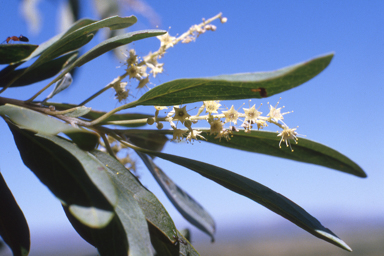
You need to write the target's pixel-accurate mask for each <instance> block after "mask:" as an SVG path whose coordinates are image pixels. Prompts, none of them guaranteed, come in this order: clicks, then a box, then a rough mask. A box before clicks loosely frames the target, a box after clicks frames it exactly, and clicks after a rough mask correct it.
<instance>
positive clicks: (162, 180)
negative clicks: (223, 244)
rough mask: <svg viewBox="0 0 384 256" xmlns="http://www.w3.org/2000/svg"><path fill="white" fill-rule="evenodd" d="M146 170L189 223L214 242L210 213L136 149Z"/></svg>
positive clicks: (213, 229) (213, 223) (213, 225)
mask: <svg viewBox="0 0 384 256" xmlns="http://www.w3.org/2000/svg"><path fill="white" fill-rule="evenodd" d="M136 153H137V154H138V155H139V157H140V158H141V159H142V160H143V162H144V164H145V165H146V166H147V168H148V170H149V171H150V172H151V173H152V175H153V177H154V178H155V179H156V181H157V183H159V185H160V187H161V188H162V189H163V191H164V193H165V194H166V195H167V197H168V199H169V200H170V201H171V202H172V204H173V205H174V206H175V207H176V209H177V210H178V211H179V212H180V213H181V215H182V216H183V217H184V218H185V219H186V220H188V221H189V222H190V223H191V224H193V225H194V226H196V227H197V228H199V229H200V230H202V231H203V232H205V233H206V234H208V235H209V236H210V237H211V239H212V242H214V240H215V238H214V233H215V222H214V220H213V219H212V217H211V215H210V214H209V213H208V212H207V211H206V210H205V209H204V208H203V207H202V206H201V205H200V204H199V203H198V202H196V201H195V200H194V199H193V198H192V197H191V196H190V195H188V194H187V193H186V192H185V191H184V190H182V189H181V188H180V187H179V186H177V185H176V184H175V183H174V182H173V181H172V180H171V179H170V178H169V177H168V176H167V175H166V174H165V173H164V172H163V171H162V170H161V169H160V168H159V167H158V166H156V165H155V163H154V162H153V161H152V160H151V159H150V158H149V157H148V156H147V155H146V154H143V153H141V152H139V151H136Z"/></svg>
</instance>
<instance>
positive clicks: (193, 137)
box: [187, 130, 205, 142]
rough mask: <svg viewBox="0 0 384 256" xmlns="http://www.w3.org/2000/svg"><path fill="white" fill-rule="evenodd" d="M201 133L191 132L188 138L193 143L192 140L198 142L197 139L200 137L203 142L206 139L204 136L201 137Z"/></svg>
mask: <svg viewBox="0 0 384 256" xmlns="http://www.w3.org/2000/svg"><path fill="white" fill-rule="evenodd" d="M200 133H201V131H198V130H192V131H190V132H189V134H188V136H187V140H189V142H192V140H197V137H200V138H202V139H203V140H205V138H204V137H203V136H201V135H200Z"/></svg>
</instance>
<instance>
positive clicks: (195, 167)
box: [128, 143, 351, 251]
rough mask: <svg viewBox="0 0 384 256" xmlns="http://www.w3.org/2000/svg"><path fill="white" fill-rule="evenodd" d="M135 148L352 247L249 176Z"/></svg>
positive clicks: (338, 242) (295, 205) (335, 241)
mask: <svg viewBox="0 0 384 256" xmlns="http://www.w3.org/2000/svg"><path fill="white" fill-rule="evenodd" d="M128 144H129V143H128ZM132 148H134V149H135V150H140V151H141V152H143V153H146V154H150V155H153V156H157V157H160V158H162V159H165V160H168V161H171V162H173V163H175V164H178V165H181V166H184V167H186V168H188V169H191V170H192V171H195V172H197V173H199V174H201V175H202V176H204V177H206V178H208V179H210V180H213V181H214V182H216V183H218V184H220V185H222V186H223V187H226V188H228V189H230V190H232V191H233V192H236V193H238V194H240V195H243V196H245V197H248V198H249V199H251V200H253V201H255V202H257V203H259V204H261V205H263V206H265V207H266V208H268V209H270V210H271V211H273V212H275V213H277V214H279V215H281V216H282V217H284V218H286V219H287V220H289V221H291V222H292V223H294V224H296V225H297V226H299V227H301V228H302V229H304V230H306V231H307V232H309V233H311V234H312V235H314V236H316V237H318V238H321V239H323V240H325V241H327V242H330V243H332V244H334V245H336V246H339V247H340V248H343V249H345V250H347V251H351V248H350V247H349V246H348V245H347V244H346V243H345V242H344V241H342V240H341V239H340V238H338V237H337V236H336V235H335V234H334V233H332V231H331V230H329V229H327V228H325V227H323V226H322V225H321V223H320V222H319V221H318V220H317V219H315V218H314V217H312V216H311V215H310V214H309V213H307V212H306V211H305V210H304V209H303V208H301V207H300V206H298V205H297V204H295V203H294V202H292V201H290V200H289V199H288V198H286V197H284V196H283V195H281V194H279V193H277V192H275V191H273V190H271V189H270V188H268V187H266V186H264V185H262V184H260V183H258V182H255V181H253V180H250V179H248V178H246V177H243V176H241V175H238V174H236V173H234V172H231V171H228V170H226V169H223V168H220V167H217V166H214V165H210V164H206V163H203V162H199V161H195V160H192V159H188V158H184V157H179V156H175V155H169V154H164V153H160V152H155V151H150V150H146V149H140V148H138V147H135V146H133V145H132Z"/></svg>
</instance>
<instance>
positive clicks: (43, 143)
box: [0, 16, 366, 256]
mask: <svg viewBox="0 0 384 256" xmlns="http://www.w3.org/2000/svg"><path fill="white" fill-rule="evenodd" d="M135 22H136V18H135V17H133V16H132V17H126V18H120V17H117V16H116V17H110V18H106V19H103V20H101V21H95V20H90V19H83V20H79V21H78V22H76V23H75V24H74V25H73V26H72V27H71V28H70V29H69V30H68V31H66V32H65V33H63V34H60V35H57V36H55V37H54V38H52V39H51V40H49V41H47V42H45V43H43V44H41V45H39V46H37V45H30V44H13V45H0V60H1V64H8V66H7V67H5V68H4V69H3V70H1V71H0V87H2V88H3V89H2V91H4V90H5V89H7V88H12V87H17V86H26V85H30V84H33V83H36V82H38V81H42V80H45V79H47V78H50V77H52V76H54V75H57V76H56V77H55V78H54V79H53V80H52V81H51V82H50V83H49V84H48V85H47V86H46V87H45V88H44V89H43V90H42V91H40V92H39V93H37V94H36V95H35V96H34V97H32V98H31V99H30V100H27V101H21V100H18V99H8V98H3V97H0V115H1V116H2V118H3V119H4V120H5V121H6V122H7V124H8V126H9V129H10V130H11V132H12V134H13V136H14V140H15V143H16V145H17V148H18V150H19V151H20V155H21V158H22V160H23V162H24V164H25V165H26V166H27V167H28V168H29V169H30V170H31V171H32V172H34V173H35V175H36V176H37V177H38V178H39V179H40V180H41V182H42V183H43V184H45V185H46V186H47V187H48V188H49V189H50V191H51V192H52V193H53V194H54V195H55V196H56V197H57V198H58V199H59V200H60V202H61V204H62V206H63V208H64V211H65V213H66V215H67V217H68V219H69V220H70V222H71V223H72V225H73V227H74V228H75V229H76V231H77V232H78V233H79V234H80V235H81V236H82V237H83V238H84V239H85V240H86V241H87V242H89V243H90V244H92V245H93V246H95V247H96V248H97V250H98V252H99V254H100V255H153V254H154V252H153V249H152V248H154V250H155V251H156V255H179V254H181V255H199V254H198V252H197V251H196V250H195V249H194V248H193V246H192V245H191V244H190V242H189V240H188V237H185V236H183V234H182V233H181V232H180V231H179V230H178V229H177V228H176V226H175V224H174V222H173V221H172V219H171V217H170V216H169V214H168V213H167V211H166V209H165V208H164V207H163V205H162V204H161V203H160V202H159V200H158V199H157V198H156V196H155V195H153V194H152V193H151V192H150V191H149V190H148V189H147V188H145V187H144V186H143V185H142V184H141V183H140V181H139V180H138V179H137V178H136V177H135V176H134V175H133V174H132V173H131V172H130V170H128V169H127V168H125V167H124V165H122V164H121V163H120V162H119V161H118V160H117V159H116V156H115V155H114V154H113V153H111V150H108V152H110V154H108V153H105V152H102V151H101V150H98V149H97V145H98V140H99V137H101V138H104V139H105V138H106V137H107V136H110V137H113V138H114V139H116V140H118V141H119V142H120V143H122V144H124V146H126V147H129V148H131V149H133V150H134V151H135V152H136V153H137V154H138V155H139V157H140V158H141V159H142V161H143V162H144V163H145V165H146V167H147V168H148V170H149V171H150V172H151V174H152V175H153V176H154V177H155V179H156V181H157V182H158V183H159V184H160V186H161V187H162V189H163V190H164V192H165V193H166V195H167V196H168V197H169V199H170V201H171V202H172V203H173V204H174V205H175V207H176V208H177V209H178V210H179V211H180V213H181V214H182V215H183V216H184V217H185V218H186V219H187V220H188V221H189V222H190V223H192V224H193V225H195V226H196V227H198V228H199V229H201V230H202V231H203V232H205V233H207V234H208V235H209V236H210V237H211V238H212V240H214V233H215V224H214V221H213V219H212V217H211V216H210V215H209V213H207V212H206V211H205V210H204V209H203V207H202V206H201V205H200V204H199V203H197V202H196V201H195V200H194V199H192V197H191V196H189V195H188V193H186V192H185V191H184V190H183V189H181V188H180V187H179V186H178V185H177V184H175V183H174V182H173V181H172V180H171V179H170V178H169V177H168V176H167V175H166V174H165V172H164V171H163V170H161V169H160V168H159V167H158V166H156V164H155V163H154V162H153V160H152V157H155V156H156V157H159V158H162V159H165V160H168V161H171V162H173V163H176V164H178V165H180V166H184V167H186V168H188V169H190V170H192V171H195V172H197V173H199V174H201V175H202V176H204V177H206V178H208V179H211V180H213V181H214V182H217V183H218V184H220V185H222V186H224V187H226V188H228V189H230V190H232V191H234V192H236V193H238V194H240V195H243V196H246V197H248V198H249V199H251V200H254V201H255V202H257V203H259V204H261V205H263V206H265V207H267V208H268V209H270V210H271V211H273V212H275V213H277V214H279V215H281V216H282V217H284V218H286V219H288V220H289V221H291V222H293V223H295V224H296V225H297V226H299V227H301V228H302V229H304V230H306V231H308V232H309V233H311V234H313V235H315V236H317V237H319V238H321V239H323V240H325V241H328V242H330V243H332V244H334V245H336V246H339V247H341V248H343V249H346V250H351V249H350V248H349V246H348V245H347V244H345V243H344V242H343V241H342V240H341V239H339V238H338V237H337V236H336V235H335V234H334V233H333V232H332V231H330V230H329V229H327V228H325V227H323V226H322V225H321V223H320V222H319V221H318V220H317V219H315V218H314V217H312V216H311V215H310V214H308V213H307V212H306V211H305V210H304V209H302V208H301V207H300V206H298V205H296V204H295V203H293V202H292V201H290V200H289V199H287V198H286V197H284V196H282V195H281V194H279V193H277V192H275V191H273V190H271V189H269V188H268V187H266V186H264V185H262V184H260V183H257V182H255V181H253V180H250V179H248V178H246V177H243V176H241V175H238V174H236V173H234V172H231V171H229V170H225V169H223V168H220V167H217V166H213V165H210V164H207V163H203V162H199V161H196V160H193V159H188V158H184V157H180V156H177V155H170V154H166V153H162V152H161V150H162V148H163V146H164V144H165V143H166V142H167V138H166V135H168V134H172V131H171V130H147V129H137V128H136V129H133V127H134V126H137V124H136V125H129V124H123V125H121V127H122V129H114V128H110V127H109V126H108V124H109V123H112V122H113V121H116V120H130V119H139V118H148V115H144V114H130V113H125V114H116V112H117V111H118V110H122V109H130V108H133V107H135V106H139V105H153V106H171V105H177V104H182V103H183V104H185V103H192V102H201V101H207V100H235V99H249V98H263V97H269V96H272V95H274V94H277V93H281V92H284V91H286V90H289V89H291V88H294V87H296V86H298V85H301V84H303V83H305V82H306V81H308V80H310V79H311V78H313V77H314V76H316V75H317V74H319V73H320V72H321V71H322V70H323V69H324V68H326V67H327V66H328V64H329V63H330V61H331V59H332V57H333V55H332V54H328V55H324V56H321V57H318V58H315V59H312V60H310V61H307V62H304V63H300V64H296V65H293V66H290V67H286V68H283V69H280V70H277V71H273V72H258V73H247V74H234V75H223V76H216V77H210V78H196V79H179V80H174V81H170V82H167V83H164V84H161V85H158V86H157V87H155V88H153V89H151V90H149V91H148V92H147V93H145V94H144V95H143V96H142V97H140V98H139V99H138V100H136V101H132V102H130V103H127V104H125V105H123V106H121V107H119V108H116V109H115V110H112V111H111V112H109V113H104V112H99V111H95V110H91V109H90V108H86V107H85V106H76V105H70V104H58V103H56V104H55V103H49V104H48V103H45V102H33V99H35V98H36V97H37V95H39V94H40V93H41V92H43V91H44V90H45V89H46V88H48V87H49V86H50V85H52V84H53V83H55V82H58V81H60V80H61V79H63V78H64V77H65V75H66V74H67V73H69V72H71V71H72V70H73V69H74V68H75V67H80V66H82V65H84V64H86V63H87V62H89V61H91V60H92V59H94V58H96V57H98V56H100V55H101V54H104V53H105V52H108V51H110V50H112V49H114V48H116V47H119V46H121V45H125V44H128V43H131V42H133V41H137V40H141V39H144V38H148V37H153V36H158V35H162V34H165V33H166V31H162V30H145V31H136V32H130V33H125V34H122V35H119V36H116V37H112V38H110V39H108V40H105V41H104V42H102V43H100V44H98V45H97V46H95V47H94V48H93V49H91V50H89V51H88V52H86V53H85V54H83V55H81V56H79V52H78V50H79V48H80V47H82V46H84V45H85V44H87V43H88V42H89V41H90V40H91V39H92V38H93V36H94V33H95V32H96V31H97V30H98V29H100V28H104V27H109V28H110V29H113V30H115V29H122V28H126V27H128V26H130V25H132V24H134V23H135ZM35 57H38V58H37V59H36V60H35V61H34V62H33V63H32V64H31V65H30V66H28V67H26V68H22V69H16V68H17V67H18V66H19V65H21V64H22V63H24V62H26V61H29V60H32V59H33V58H35ZM52 106H55V109H54V108H52ZM56 109H59V110H61V111H56ZM114 124H115V125H118V124H117V123H116V122H115V123H114ZM59 134H61V135H59ZM203 134H204V137H205V138H206V139H207V142H208V143H215V144H218V145H221V146H225V147H229V148H236V149H240V150H245V151H249V152H255V153H262V154H267V155H272V156H276V157H282V158H287V159H291V160H295V161H300V162H306V163H311V164H316V165H321V166H325V167H328V168H332V169H335V170H339V171H342V172H346V173H349V174H352V175H356V176H358V177H365V176H366V174H365V173H364V171H363V170H362V169H361V168H360V167H359V166H358V165H356V164H355V163H354V162H353V161H351V160H350V159H349V158H347V157H345V156H344V155H342V154H340V153H339V152H337V151H335V150H333V149H331V148H328V147H326V146H324V145H321V144H319V143H316V142H313V141H310V140H307V139H300V143H299V144H298V145H297V146H296V147H295V152H294V153H292V152H291V151H290V150H289V149H287V148H282V149H281V148H279V147H278V146H277V145H278V142H279V138H278V137H277V133H272V132H261V131H250V132H247V133H245V132H243V131H240V132H239V133H236V134H235V135H234V136H233V137H232V138H231V140H229V141H222V142H220V143H219V141H218V140H215V139H214V136H212V135H210V134H209V129H206V130H203ZM104 141H105V142H107V140H106V139H105V140H104ZM107 148H108V144H107ZM0 194H1V196H0V200H1V201H0V205H1V207H0V235H1V236H2V238H3V240H4V242H5V243H6V244H8V246H9V247H10V248H11V250H12V251H13V254H14V255H15V256H17V255H28V252H29V248H30V241H29V240H30V239H29V230H28V225H27V222H26V220H25V218H24V216H23V213H22V211H21V209H20V208H19V207H18V205H17V203H16V201H15V199H14V198H13V196H12V193H11V191H10V190H9V188H8V187H7V185H6V183H5V181H4V179H3V178H2V176H1V175H0Z"/></svg>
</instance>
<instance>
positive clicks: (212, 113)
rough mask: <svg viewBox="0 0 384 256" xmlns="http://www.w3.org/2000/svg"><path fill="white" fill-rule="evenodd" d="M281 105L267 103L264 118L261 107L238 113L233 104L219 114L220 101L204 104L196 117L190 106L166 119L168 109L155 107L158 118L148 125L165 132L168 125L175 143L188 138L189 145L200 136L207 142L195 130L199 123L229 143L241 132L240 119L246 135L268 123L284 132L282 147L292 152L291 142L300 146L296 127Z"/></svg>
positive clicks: (178, 108)
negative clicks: (287, 119) (203, 122)
mask: <svg viewBox="0 0 384 256" xmlns="http://www.w3.org/2000/svg"><path fill="white" fill-rule="evenodd" d="M278 104H279V102H277V104H276V105H275V106H272V105H269V104H268V105H269V113H268V114H267V115H266V116H262V112H260V111H259V108H260V107H261V105H260V106H259V107H258V108H256V105H253V106H252V107H250V108H243V111H244V112H243V113H241V112H239V111H238V110H235V108H234V106H233V105H232V106H231V108H230V109H227V110H226V111H221V113H219V111H220V110H219V108H220V106H221V104H220V103H219V101H204V104H203V105H202V106H201V107H200V108H199V110H198V113H197V114H196V115H194V116H192V115H190V114H189V113H188V111H187V109H186V107H187V106H184V107H179V106H174V107H173V109H172V110H171V111H170V112H169V113H168V114H167V117H166V118H159V117H158V115H159V111H160V110H165V109H167V107H155V108H156V113H155V118H154V119H149V120H148V124H153V123H155V122H156V126H157V128H158V129H162V128H163V124H162V122H169V123H170V125H171V127H172V129H173V138H172V140H174V141H182V140H183V139H186V140H187V141H189V142H192V141H193V140H197V138H198V137H200V138H202V139H205V138H204V137H203V136H201V135H200V133H201V131H199V130H195V129H193V128H192V125H193V124H195V123H197V122H198V121H199V120H206V121H207V122H208V123H209V125H210V134H212V135H216V136H215V139H219V140H220V141H221V139H222V138H224V139H225V140H227V141H228V140H230V139H231V137H233V134H234V132H238V131H239V130H238V129H237V128H236V125H237V123H238V121H239V120H241V121H242V124H241V125H240V127H241V128H242V129H244V132H246V133H248V132H250V131H251V130H252V129H253V126H254V125H255V126H256V127H257V130H260V129H263V128H264V127H266V126H268V124H274V125H277V126H278V127H280V128H281V129H283V130H282V131H281V132H280V133H279V134H278V135H277V136H279V137H281V139H280V142H279V147H281V143H282V142H285V144H286V146H287V147H290V149H291V151H293V149H292V146H291V140H293V141H294V142H295V143H297V140H298V138H297V135H298V133H297V132H296V129H297V128H289V127H288V126H287V125H286V124H285V123H284V121H283V119H284V117H283V116H284V115H286V114H288V113H290V112H285V113H281V110H282V109H283V108H284V107H279V108H278V107H277V106H278ZM204 109H205V113H206V115H203V116H202V115H201V113H202V112H203V111H204ZM175 122H176V124H175ZM177 123H181V124H182V125H184V126H185V127H186V128H187V129H188V130H185V129H178V128H177ZM226 123H229V128H225V127H224V126H225V124H226Z"/></svg>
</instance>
